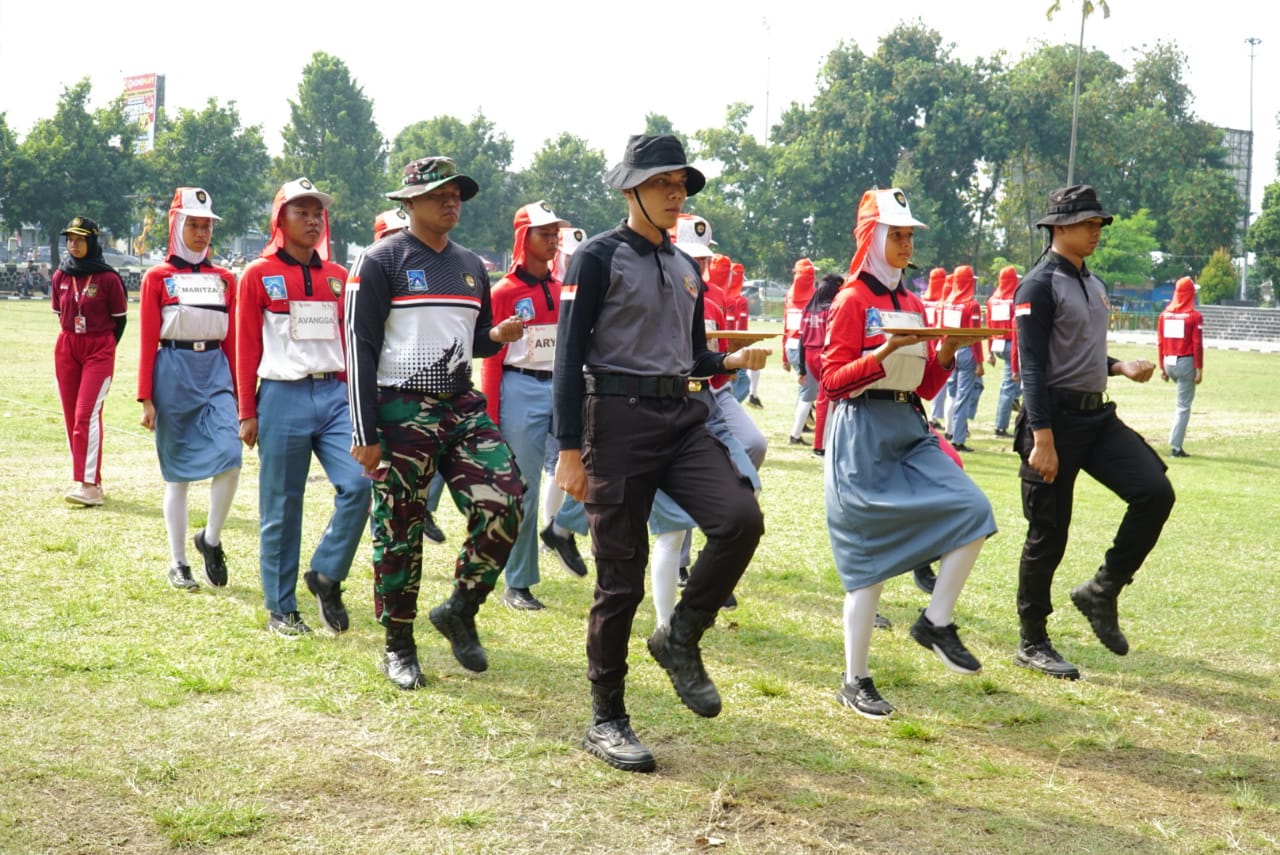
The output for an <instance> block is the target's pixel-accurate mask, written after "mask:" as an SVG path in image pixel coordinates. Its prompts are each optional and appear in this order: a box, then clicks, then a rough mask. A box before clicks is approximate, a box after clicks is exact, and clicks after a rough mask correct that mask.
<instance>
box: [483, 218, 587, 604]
mask: <svg viewBox="0 0 1280 855" xmlns="http://www.w3.org/2000/svg"><path fill="white" fill-rule="evenodd" d="M512 226H513V228H514V229H515V242H514V244H513V246H514V249H513V250H512V253H511V268H510V270H508V271H507V275H506V276H504V277H502V280H501V281H500V282H498V284H497V285H495V286H494V287H493V291H492V293H491V294H490V301H491V311H492V312H493V316H494V317H495V318H509V317H512V316H515V317H518V318H519V319H520V320H521V321H522V322H523V323H524V334H523V336H522V337H521V338H519V339H517V340H516V341H513V342H510V343H508V344H503V345H502V348H501V349H500V350H499V351H498V352H497V353H495V354H494V355H493V356H488V357H485V359H484V360H483V361H482V362H481V363H480V389H481V391H482V392H484V396H485V398H486V399H487V404H486V408H487V410H488V412H489V418H491V419H493V422H494V424H496V425H498V427H499V429H500V430H501V431H502V435H503V437H504V438H506V440H507V444H508V445H510V446H511V451H512V453H513V454H514V455H515V459H516V466H517V467H519V469H520V472H521V474H522V475H523V476H524V480H525V492H524V499H523V500H522V501H523V505H524V510H523V513H522V522H521V524H520V529H519V532H518V533H517V535H516V540H515V543H514V544H513V545H512V547H511V555H510V556H509V557H508V558H507V563H506V566H505V567H504V568H503V573H504V575H505V578H506V583H507V589H506V591H505V592H504V593H503V595H502V602H503V603H504V604H505V605H507V606H510V607H511V608H514V609H527V610H530V611H536V610H538V609H541V608H543V605H542V603H541V602H540V601H539V600H538V598H537V597H535V596H534V595H533V593H532V592H531V591H530V588H532V587H533V586H534V585H536V584H538V582H539V581H540V580H541V576H540V575H539V573H538V532H537V527H538V503H539V499H540V493H541V491H542V488H543V486H544V484H545V483H550V484H551V485H552V486H554V485H555V479H554V478H547V479H546V481H545V482H544V481H543V479H542V475H543V473H544V472H546V473H548V474H551V475H554V474H555V461H556V457H557V455H558V453H559V449H558V448H557V446H556V445H555V443H554V442H552V443H549V442H548V441H547V440H548V438H549V436H550V433H551V366H552V362H553V360H554V357H555V346H556V345H555V341H556V323H557V321H558V320H559V319H560V280H559V279H558V278H557V277H556V274H557V273H558V272H559V271H557V270H555V269H554V268H553V267H552V265H553V263H554V262H555V260H556V256H557V255H559V253H560V232H561V229H562V228H565V227H568V226H569V221H568V220H562V219H560V218H559V217H557V216H556V214H555V211H553V210H551V206H550V205H548V204H547V203H546V202H544V201H538V202H533V203H531V204H528V205H525V206H524V207H522V208H520V209H519V210H517V211H516V215H515V219H514V220H513V222H512ZM556 489H557V490H558V489H559V488H558V487H557V488H556ZM548 535H550V536H551V537H555V536H556V535H555V532H554V531H547V530H544V531H543V532H542V537H543V539H544V540H546V539H547V537H548ZM567 537H568V541H569V546H570V548H571V549H572V555H573V556H574V557H576V558H577V560H576V562H572V563H570V562H569V561H565V559H564V558H562V559H561V560H562V561H564V563H565V568H566V569H567V570H569V571H570V572H571V573H573V574H574V575H575V576H586V575H587V565H586V563H585V562H583V560H582V557H581V555H578V548H577V545H576V544H575V543H574V541H573V535H572V534H570V535H568V536H567Z"/></svg>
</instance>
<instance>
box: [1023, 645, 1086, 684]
mask: <svg viewBox="0 0 1280 855" xmlns="http://www.w3.org/2000/svg"><path fill="white" fill-rule="evenodd" d="M1013 664H1014V665H1018V666H1021V667H1023V668H1030V669H1031V670H1032V671H1039V672H1040V673H1041V674H1048V675H1049V676H1050V677H1057V678H1058V679H1059V680H1079V679H1080V670H1079V669H1078V668H1076V666H1074V665H1072V664H1071V663H1070V662H1068V661H1067V660H1065V659H1063V658H1062V655H1061V654H1060V653H1058V651H1056V650H1054V649H1053V643H1052V642H1051V641H1049V639H1047V638H1046V639H1045V640H1044V641H1038V642H1028V641H1023V642H1022V643H1020V644H1019V645H1018V652H1017V653H1015V654H1013Z"/></svg>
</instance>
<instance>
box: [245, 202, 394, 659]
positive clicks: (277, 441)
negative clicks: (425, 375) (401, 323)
mask: <svg viewBox="0 0 1280 855" xmlns="http://www.w3.org/2000/svg"><path fill="white" fill-rule="evenodd" d="M332 202H333V197H332V196H330V195H329V194H327V193H321V192H320V191H319V190H317V189H316V188H315V185H313V184H312V183H311V182H310V181H308V180H307V179H306V178H298V179H295V180H293V181H290V182H288V183H286V184H285V185H283V186H282V187H281V188H280V189H279V191H277V192H276V196H275V200H274V201H273V202H272V205H271V236H270V239H269V240H268V242H267V245H266V246H265V247H263V249H262V256H261V257H260V258H257V259H255V260H254V261H252V262H251V263H250V264H249V266H248V267H246V268H245V269H244V272H243V273H241V274H240V284H239V287H238V289H237V291H236V305H235V336H236V358H235V379H236V393H237V394H236V398H237V402H238V404H239V409H240V439H241V441H243V442H244V444H245V445H247V446H248V447H249V448H253V447H254V445H257V446H258V459H259V461H260V465H259V470H258V518H259V523H258V527H259V528H258V530H259V542H258V563H259V566H260V569H261V573H262V593H263V598H264V600H265V605H266V608H267V612H268V619H267V629H268V630H269V631H270V632H272V633H274V634H276V635H279V636H282V637H284V638H297V637H298V636H302V635H306V634H308V633H310V632H311V628H310V627H309V626H307V625H306V623H304V622H303V620H302V617H301V616H300V615H299V614H298V601H297V592H296V589H297V585H298V569H299V566H298V565H299V554H300V552H301V548H302V497H303V494H304V493H305V491H306V486H307V473H308V471H309V470H310V468H311V455H312V452H313V451H314V452H315V456H316V457H317V458H318V459H319V460H320V465H321V466H322V467H324V471H325V474H326V475H328V477H329V481H330V482H331V483H332V484H333V487H334V490H335V491H336V495H335V496H334V503H333V504H334V506H333V514H332V516H330V517H329V523H328V525H327V526H325V529H324V533H323V534H322V535H321V537H320V542H319V543H318V544H316V549H315V552H314V553H312V555H311V562H310V563H311V569H310V570H309V571H308V572H307V573H306V575H305V576H304V580H305V581H306V584H307V588H308V589H309V590H310V591H311V593H312V594H313V595H314V596H315V598H316V601H317V603H318V605H319V612H320V621H321V622H322V623H323V624H324V625H325V626H326V627H328V628H329V630H330V631H332V632H335V633H336V632H343V631H345V630H346V629H347V627H348V626H350V618H349V616H348V615H347V609H346V606H345V605H344V604H343V602H342V586H341V583H342V581H343V580H345V579H346V578H347V573H348V572H349V571H350V570H351V561H352V559H353V558H355V554H356V548H357V547H358V546H359V545H360V537H361V535H362V534H363V533H364V529H365V526H366V525H367V524H368V522H369V501H370V488H369V482H368V481H367V480H365V478H364V477H363V475H362V473H361V468H360V465H359V464H358V463H356V461H355V460H354V459H352V457H351V454H350V451H351V434H352V431H351V414H350V411H349V409H348V407H347V384H346V381H345V379H344V375H343V371H344V370H345V368H346V364H345V354H344V350H343V341H342V288H343V283H344V282H345V281H346V278H347V271H346V270H345V269H344V268H343V267H341V266H340V265H337V264H334V263H333V262H332V261H329V214H328V210H327V209H328V207H329V205H330V204H331V203H332Z"/></svg>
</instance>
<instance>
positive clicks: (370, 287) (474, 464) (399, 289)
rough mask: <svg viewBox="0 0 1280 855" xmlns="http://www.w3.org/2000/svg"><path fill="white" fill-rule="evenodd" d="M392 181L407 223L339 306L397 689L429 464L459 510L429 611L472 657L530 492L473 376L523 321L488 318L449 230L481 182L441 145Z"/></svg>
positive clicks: (356, 449)
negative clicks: (461, 523) (444, 587)
mask: <svg viewBox="0 0 1280 855" xmlns="http://www.w3.org/2000/svg"><path fill="white" fill-rule="evenodd" d="M403 184H404V186H403V187H402V188H401V189H400V190H397V191H395V192H392V193H388V194H387V196H388V198H391V199H396V200H399V201H400V202H401V204H402V205H403V206H404V209H405V212H406V213H407V214H408V215H409V227H408V228H407V229H406V230H404V231H402V232H400V233H399V234H395V235H392V236H390V237H387V238H384V239H383V240H381V241H379V242H378V243H376V244H375V245H374V246H373V247H371V248H370V249H369V250H367V251H366V252H365V254H364V255H363V256H362V257H361V258H360V260H359V261H358V262H357V263H356V265H355V267H354V268H353V270H352V273H351V276H350V277H349V278H348V279H347V286H346V292H345V297H344V307H345V312H346V320H345V324H346V331H347V381H348V390H349V391H348V394H349V396H350V404H351V422H352V430H353V440H352V443H353V447H352V449H351V455H352V456H353V457H354V458H355V459H356V460H357V461H359V463H360V465H361V466H363V467H364V469H365V472H366V473H367V474H368V475H369V477H370V478H371V479H372V480H373V510H372V532H373V605H374V615H375V616H376V617H377V619H378V621H379V622H380V623H381V624H382V625H383V626H384V627H386V657H385V659H384V661H383V663H382V666H381V667H382V670H383V672H384V673H386V675H387V677H388V678H389V679H390V680H391V681H392V682H393V683H395V684H396V685H397V686H399V687H400V688H402V689H416V688H418V687H419V686H421V685H423V682H424V681H423V677H422V671H421V669H420V668H419V665H418V653H417V647H416V645H415V644H414V640H413V621H414V619H415V618H416V617H417V608H418V586H419V584H420V582H421V579H422V531H423V520H424V518H425V515H426V495H427V486H428V485H429V484H430V483H431V479H432V477H433V476H434V475H435V473H436V471H437V470H439V472H440V473H441V474H442V475H443V476H444V478H445V482H446V483H447V484H448V486H449V490H450V492H451V493H452V494H453V499H454V501H455V502H456V503H457V505H458V507H459V508H460V509H461V510H462V512H463V513H464V514H466V516H467V539H466V541H465V542H464V543H463V545H462V550H461V552H460V553H459V554H458V559H457V563H456V565H455V569H454V580H455V581H454V589H453V593H452V595H451V596H450V597H449V599H447V600H445V601H444V602H443V603H441V604H440V605H438V606H436V607H435V608H434V609H432V610H431V613H430V618H431V623H432V624H433V625H434V626H435V628H436V629H437V630H439V631H440V633H441V634H442V635H443V636H444V637H445V638H447V639H448V640H449V643H450V645H451V646H452V648H453V655H454V658H456V659H457V660H458V662H459V663H460V664H461V665H462V666H463V667H464V668H466V669H468V670H470V671H484V670H485V669H486V668H488V667H489V663H488V658H487V656H486V654H485V650H484V647H483V646H481V644H480V638H479V635H478V634H477V632H476V624H475V616H476V612H477V611H478V610H479V608H480V604H481V603H482V602H484V600H485V598H486V597H488V596H489V592H490V591H492V590H493V585H494V582H495V581H496V580H497V578H498V575H499V573H501V572H502V568H503V565H504V564H505V563H506V560H507V555H508V554H509V553H510V552H511V545H512V543H513V542H514V540H515V536H516V532H517V531H518V529H519V527H520V502H521V497H522V494H523V492H524V487H523V482H522V481H521V478H520V472H519V470H518V469H517V468H516V465H515V458H514V456H513V455H512V453H511V449H510V448H509V447H508V446H507V444H506V442H505V441H504V440H503V439H502V435H501V434H500V433H499V432H498V429H497V428H496V427H495V426H494V424H493V422H492V421H491V420H490V418H489V416H488V414H487V413H486V412H485V399H484V396H483V395H481V394H480V393H479V392H477V391H476V390H475V389H474V388H472V385H471V359H472V357H473V356H489V355H491V354H493V353H496V352H497V351H498V350H499V348H500V347H501V346H502V344H503V343H504V342H510V341H515V340H516V339H519V338H520V337H521V336H522V335H523V332H524V327H523V324H522V323H521V321H520V319H519V318H516V317H511V318H506V319H504V320H502V321H501V322H500V323H498V324H496V325H495V324H494V323H493V317H492V313H491V311H490V303H489V278H488V274H487V273H486V271H485V268H484V263H483V262H482V261H481V260H480V257H479V256H477V255H476V254H475V253H473V252H471V251H470V250H468V249H465V248H464V247H461V246H459V245H457V244H456V243H453V242H452V241H450V240H449V237H448V234H449V231H450V229H452V228H453V227H454V226H455V225H457V224H458V219H459V217H460V215H461V212H462V203H463V202H464V201H466V200H467V199H470V198H471V197H472V196H474V195H475V194H476V193H477V192H479V189H480V188H479V186H478V185H477V184H476V182H475V181H473V180H472V179H471V178H469V177H467V176H466V175H462V174H460V173H459V172H458V171H457V168H456V167H455V166H454V164H453V161H452V160H450V159H449V158H445V157H428V158H423V159H421V160H416V161H414V162H413V163H410V164H409V165H408V166H406V167H405V170H404V178H403Z"/></svg>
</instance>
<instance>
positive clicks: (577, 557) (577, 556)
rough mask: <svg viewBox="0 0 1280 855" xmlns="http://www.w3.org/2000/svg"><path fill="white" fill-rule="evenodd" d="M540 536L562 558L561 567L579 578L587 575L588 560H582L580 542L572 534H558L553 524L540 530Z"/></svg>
mask: <svg viewBox="0 0 1280 855" xmlns="http://www.w3.org/2000/svg"><path fill="white" fill-rule="evenodd" d="M538 537H539V538H541V539H542V542H543V543H545V544H546V545H547V546H548V547H549V548H550V549H551V551H552V552H554V553H555V554H556V557H557V558H559V559H560V566H561V567H563V568H564V569H566V570H568V571H569V572H570V573H572V574H573V575H575V576H577V577H578V578H582V577H584V576H586V575H587V572H588V570H587V562H585V561H583V560H582V553H580V552H578V542H577V540H575V539H574V537H573V535H572V534H564V535H561V534H556V527H555V525H554V524H552V525H549V526H547V527H546V528H544V529H543V530H542V531H540V532H538Z"/></svg>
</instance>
